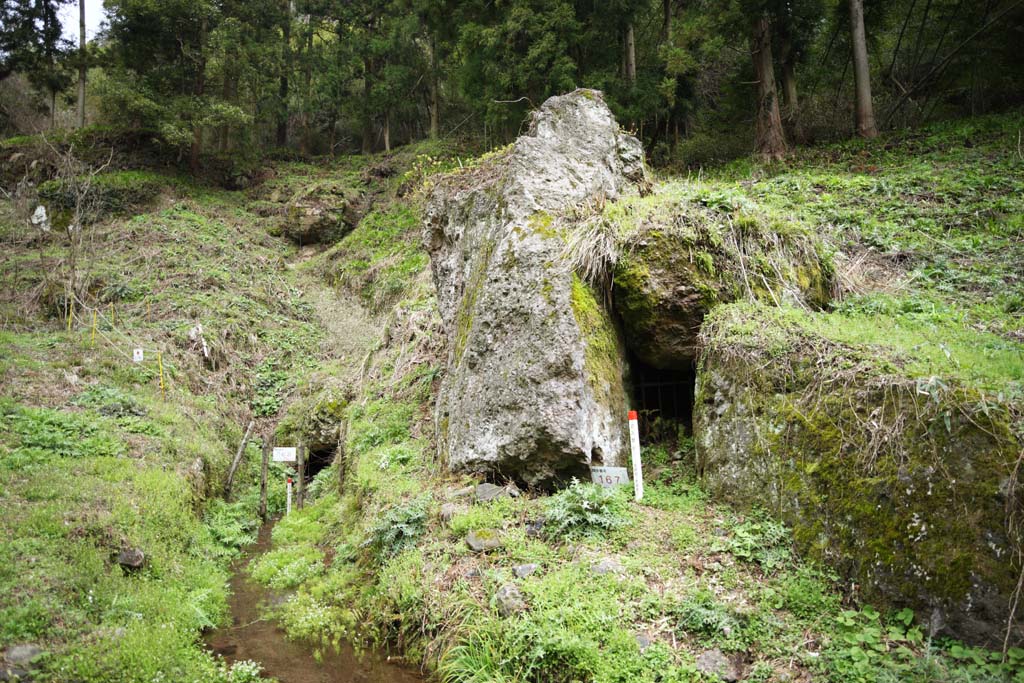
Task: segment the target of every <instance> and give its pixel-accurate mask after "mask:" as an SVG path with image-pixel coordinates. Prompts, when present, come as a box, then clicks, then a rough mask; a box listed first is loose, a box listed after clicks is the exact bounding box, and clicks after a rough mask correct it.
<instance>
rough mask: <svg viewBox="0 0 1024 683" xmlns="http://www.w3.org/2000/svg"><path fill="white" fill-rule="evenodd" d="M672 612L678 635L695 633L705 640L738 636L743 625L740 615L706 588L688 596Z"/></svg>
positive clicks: (724, 640) (717, 640) (718, 640)
mask: <svg viewBox="0 0 1024 683" xmlns="http://www.w3.org/2000/svg"><path fill="white" fill-rule="evenodd" d="M674 612H675V616H676V618H677V622H676V631H677V632H678V633H679V634H680V635H686V634H689V635H696V636H698V637H700V638H702V639H704V640H705V641H714V642H728V641H729V640H732V639H734V638H736V637H738V636H739V634H740V632H741V630H742V627H743V620H742V619H741V617H740V616H739V615H738V614H736V613H735V612H733V611H732V610H731V609H729V608H728V607H727V606H726V605H723V604H722V603H720V602H718V601H717V600H716V599H715V596H714V594H712V593H711V591H708V590H701V591H698V592H696V593H695V594H693V595H691V596H688V597H687V598H686V600H684V601H683V602H682V604H680V605H679V606H678V607H677V608H675V610H674Z"/></svg>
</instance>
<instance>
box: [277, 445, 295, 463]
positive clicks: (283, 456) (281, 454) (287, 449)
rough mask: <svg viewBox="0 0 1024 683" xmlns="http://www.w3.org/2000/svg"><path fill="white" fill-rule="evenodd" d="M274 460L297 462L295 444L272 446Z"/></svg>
mask: <svg viewBox="0 0 1024 683" xmlns="http://www.w3.org/2000/svg"><path fill="white" fill-rule="evenodd" d="M271 459H272V460H273V461H274V462H298V457H296V449H295V446H274V454H273V457H272V458H271Z"/></svg>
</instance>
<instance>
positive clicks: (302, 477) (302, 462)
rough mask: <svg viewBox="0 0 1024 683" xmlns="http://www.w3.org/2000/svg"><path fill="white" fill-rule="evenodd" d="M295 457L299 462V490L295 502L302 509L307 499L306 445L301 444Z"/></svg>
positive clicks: (296, 450)
mask: <svg viewBox="0 0 1024 683" xmlns="http://www.w3.org/2000/svg"><path fill="white" fill-rule="evenodd" d="M295 457H296V459H297V460H298V463H297V465H298V469H299V476H298V480H299V481H298V489H297V490H296V492H295V494H296V495H295V502H296V504H297V505H298V507H299V509H302V504H303V503H304V502H305V498H306V446H305V444H301V443H300V444H299V447H298V448H297V449H295Z"/></svg>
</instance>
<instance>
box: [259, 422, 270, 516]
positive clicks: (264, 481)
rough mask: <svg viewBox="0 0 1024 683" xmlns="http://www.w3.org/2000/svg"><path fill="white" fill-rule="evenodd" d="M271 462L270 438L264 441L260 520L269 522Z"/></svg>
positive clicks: (261, 467) (261, 466) (261, 469)
mask: <svg viewBox="0 0 1024 683" xmlns="http://www.w3.org/2000/svg"><path fill="white" fill-rule="evenodd" d="M269 461H270V438H269V437H268V438H266V439H265V440H264V441H263V464H262V465H260V519H261V520H263V521H264V522H266V521H267V466H268V465H269Z"/></svg>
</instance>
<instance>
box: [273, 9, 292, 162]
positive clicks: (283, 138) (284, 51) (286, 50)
mask: <svg viewBox="0 0 1024 683" xmlns="http://www.w3.org/2000/svg"><path fill="white" fill-rule="evenodd" d="M282 2H284V24H283V25H282V26H281V34H282V35H281V80H280V83H279V84H278V89H277V97H278V100H280V101H279V106H280V110H279V112H278V115H277V146H278V147H284V146H285V145H287V144H288V76H289V74H290V72H291V70H292V3H291V0H282Z"/></svg>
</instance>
